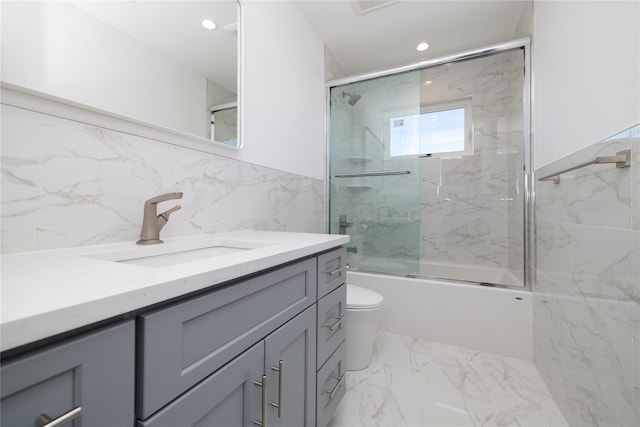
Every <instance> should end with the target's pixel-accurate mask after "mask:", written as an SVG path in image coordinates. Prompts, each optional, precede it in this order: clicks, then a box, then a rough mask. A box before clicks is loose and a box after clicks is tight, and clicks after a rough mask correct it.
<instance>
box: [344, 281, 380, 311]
mask: <svg viewBox="0 0 640 427" xmlns="http://www.w3.org/2000/svg"><path fill="white" fill-rule="evenodd" d="M383 301H384V299H383V298H382V295H380V294H379V293H377V292H374V291H372V290H369V289H366V288H361V287H360V286H355V285H349V284H347V310H371V309H374V308H378V307H382V303H383Z"/></svg>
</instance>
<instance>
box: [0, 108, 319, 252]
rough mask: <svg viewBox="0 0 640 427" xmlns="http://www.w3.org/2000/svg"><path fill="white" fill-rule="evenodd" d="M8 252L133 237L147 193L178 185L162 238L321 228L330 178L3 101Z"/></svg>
mask: <svg viewBox="0 0 640 427" xmlns="http://www.w3.org/2000/svg"><path fill="white" fill-rule="evenodd" d="M1 185H2V213H1V215H2V252H4V253H9V252H20V251H27V250H39V249H54V248H62V247H71V246H80V245H88V244H99V243H110V242H120V241H135V240H137V239H138V238H139V234H140V227H141V224H142V208H143V203H144V201H145V200H146V199H148V198H150V197H152V196H155V195H158V194H162V193H167V192H173V191H182V192H184V197H183V199H182V200H179V201H169V202H164V203H162V204H160V205H159V211H161V209H163V208H165V209H168V208H170V207H172V206H173V205H174V204H176V203H179V204H180V205H182V209H181V210H180V211H178V212H175V213H174V214H173V215H172V216H171V220H170V221H169V223H168V224H167V226H166V227H165V228H164V229H163V230H162V236H163V237H176V236H185V235H190V234H200V233H210V232H224V231H232V230H241V229H256V230H282V231H300V232H322V231H323V230H324V183H323V181H321V180H317V179H312V178H307V177H303V176H299V175H294V174H291V173H288V172H283V171H278V170H274V169H269V168H265V167H262V166H257V165H253V164H249V163H245V162H240V161H236V160H233V159H228V158H224V157H220V156H215V155H212V154H207V153H202V152H199V151H195V150H191V149H187V148H183V147H179V146H174V145H169V144H165V143H161V142H158V141H155V140H151V139H147V138H142V137H138V136H133V135H130V134H126V133H121V132H116V131H112V130H108V129H104V128H100V127H96V126H92V125H87V124H83V123H79V122H76V121H72V120H66V119H62V118H58V117H54V116H50V115H46V114H41V113H36V112H32V111H27V110H23V109H20V108H15V107H11V106H7V105H2V181H1Z"/></svg>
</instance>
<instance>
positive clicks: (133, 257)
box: [85, 240, 269, 268]
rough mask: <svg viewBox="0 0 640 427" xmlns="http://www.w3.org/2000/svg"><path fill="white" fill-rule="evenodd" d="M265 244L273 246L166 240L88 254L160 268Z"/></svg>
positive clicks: (259, 245) (222, 241)
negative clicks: (147, 244)
mask: <svg viewBox="0 0 640 427" xmlns="http://www.w3.org/2000/svg"><path fill="white" fill-rule="evenodd" d="M265 246H269V243H264V242H241V241H239V242H234V241H224V240H220V241H211V240H208V241H207V240H205V241H195V242H189V241H187V242H179V243H165V244H159V245H153V246H136V247H132V248H126V249H122V250H116V251H105V252H98V253H93V254H89V255H85V256H86V257H89V258H94V259H100V260H104V261H112V262H117V263H122V264H132V265H138V266H143V267H154V268H158V267H168V266H171V265H175V264H183V263H187V262H193V261H201V260H205V259H210V258H214V257H219V256H223V255H229V254H235V253H239V252H245V251H250V250H253V249H258V248H263V247H265Z"/></svg>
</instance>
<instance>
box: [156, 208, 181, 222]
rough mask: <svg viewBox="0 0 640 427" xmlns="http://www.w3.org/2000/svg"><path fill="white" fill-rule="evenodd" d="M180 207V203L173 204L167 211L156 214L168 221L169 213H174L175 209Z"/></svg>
mask: <svg viewBox="0 0 640 427" xmlns="http://www.w3.org/2000/svg"><path fill="white" fill-rule="evenodd" d="M180 209H182V206H180V205H175V206H174V207H172V208H171V209H169V210H168V211H165V212H162V213H161V214H160V215H158V216H159V217H160V216H161V217H162V218H164V219H165V220H166V221H169V215H171V214H172V213H174V212H175V211H177V210H180Z"/></svg>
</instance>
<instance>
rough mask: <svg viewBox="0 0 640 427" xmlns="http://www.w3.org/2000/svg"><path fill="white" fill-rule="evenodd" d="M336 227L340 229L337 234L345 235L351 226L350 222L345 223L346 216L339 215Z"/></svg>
mask: <svg viewBox="0 0 640 427" xmlns="http://www.w3.org/2000/svg"><path fill="white" fill-rule="evenodd" d="M338 221H339V223H338V226H339V227H340V229H339V230H338V234H347V228H349V227H351V226H352V225H353V223H352V222H347V216H346V215H340V217H339V218H338Z"/></svg>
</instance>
